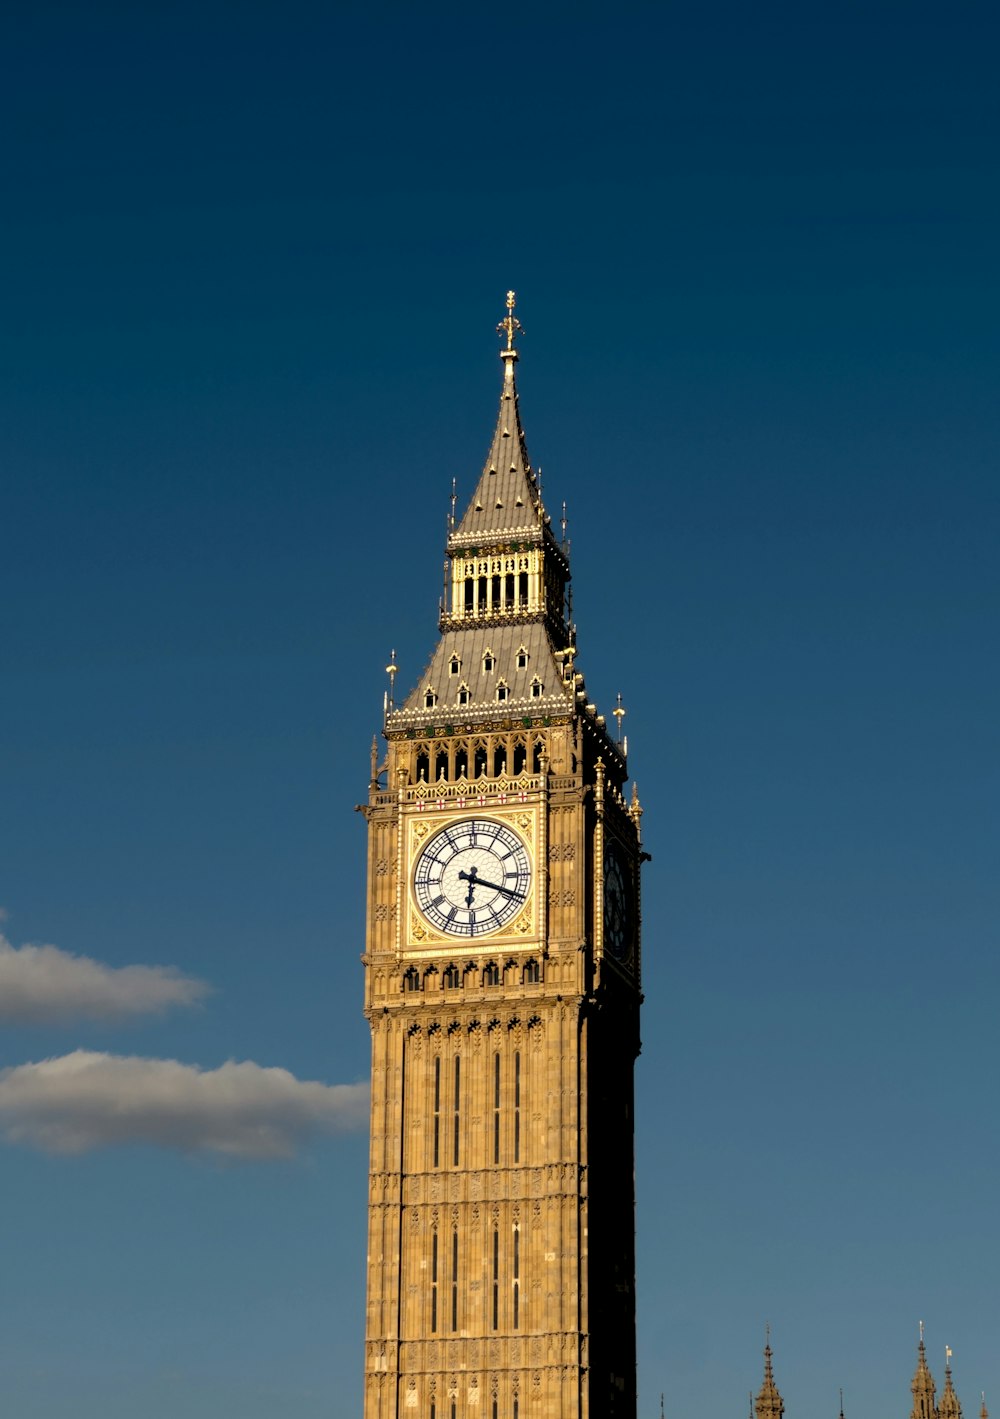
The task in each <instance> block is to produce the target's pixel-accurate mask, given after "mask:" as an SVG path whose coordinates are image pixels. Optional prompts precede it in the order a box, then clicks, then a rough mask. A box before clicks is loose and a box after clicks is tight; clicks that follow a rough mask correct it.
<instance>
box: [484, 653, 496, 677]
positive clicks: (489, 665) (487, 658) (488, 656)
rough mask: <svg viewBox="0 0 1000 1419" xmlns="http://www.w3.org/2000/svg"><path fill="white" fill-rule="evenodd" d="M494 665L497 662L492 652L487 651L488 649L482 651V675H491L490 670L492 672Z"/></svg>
mask: <svg viewBox="0 0 1000 1419" xmlns="http://www.w3.org/2000/svg"><path fill="white" fill-rule="evenodd" d="M496 663H497V661H496V656H495V655H494V654H493V652H492V651H491V650H488V649H487V650H484V651H483V673H484V674H485V675H489V674H491V673H492V670H493V667H494V665H496Z"/></svg>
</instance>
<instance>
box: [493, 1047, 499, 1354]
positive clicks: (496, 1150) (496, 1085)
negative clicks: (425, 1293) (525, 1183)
mask: <svg viewBox="0 0 1000 1419" xmlns="http://www.w3.org/2000/svg"><path fill="white" fill-rule="evenodd" d="M493 1161H494V1163H499V1161H500V1056H499V1055H498V1054H495V1055H494V1056H493ZM493 1235H494V1238H495V1237H496V1233H495V1232H494V1233H493ZM496 1279H497V1278H496V1246H495V1244H494V1258H493V1287H494V1293H493V1311H494V1316H493V1329H494V1330H496V1327H497V1322H496Z"/></svg>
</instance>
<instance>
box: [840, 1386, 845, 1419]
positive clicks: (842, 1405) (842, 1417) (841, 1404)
mask: <svg viewBox="0 0 1000 1419" xmlns="http://www.w3.org/2000/svg"><path fill="white" fill-rule="evenodd" d="M840 1419H844V1390H843V1387H841V1391H840Z"/></svg>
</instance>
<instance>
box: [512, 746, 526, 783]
mask: <svg viewBox="0 0 1000 1419" xmlns="http://www.w3.org/2000/svg"><path fill="white" fill-rule="evenodd" d="M527 762H528V750H527V748H526V747H525V744H524V740H523V739H522V740H520V741H519V742H518V743H516V744H515V745H514V773H515V775H517V774H523V773H524V769H525V765H526V764H527Z"/></svg>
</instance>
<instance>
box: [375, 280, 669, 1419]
mask: <svg viewBox="0 0 1000 1419" xmlns="http://www.w3.org/2000/svg"><path fill="white" fill-rule="evenodd" d="M498 330H499V332H500V333H501V336H502V342H501V343H502V348H501V351H500V359H501V362H502V366H503V387H502V390H501V394H500V413H499V416H498V418H497V424H496V429H495V432H494V434H493V440H492V443H491V445H490V450H489V454H488V457H487V459H486V464H485V467H484V468H483V472H482V475H481V476H480V478H479V481H478V483H477V485H476V489H475V492H474V494H473V496H472V499H471V501H470V502H469V505H468V507H467V508H466V511H465V513H464V515H463V516H462V518H461V519H460V520H456V517H455V515H454V512H453V513H452V517H451V519H450V523H449V531H448V540H447V549H446V552H447V564H446V565H447V568H448V581H447V589H446V593H445V596H444V598H443V600H442V604H441V608H440V618H439V635H438V639H437V643H436V645H435V647H434V649H433V651H432V653H431V656H430V660H429V662H428V664H427V667H426V669H425V670H424V672H423V674H422V675H421V677H420V680H419V681H418V683H417V684H416V686H415V687H414V688H413V689H412V691H411V692H410V694H409V695H408V696H407V698H406V699H405V700H403V701H402V702H401V703H396V702H395V700H394V698H393V696H392V694H391V693H390V696H389V698H388V701H387V707H386V715H385V725H384V735H385V740H386V744H387V748H386V754H385V758H384V760H383V762H382V763H381V764H379V762H378V754H377V750H376V748H375V747H374V746H373V755H372V775H371V784H370V791H369V798H368V803H367V804H366V805H365V808H364V812H365V816H366V818H367V822H368V879H367V880H368V915H367V932H366V949H365V955H364V958H363V959H364V967H365V1013H366V1015H367V1018H368V1021H369V1023H370V1025H371V1032H372V1115H371V1165H370V1176H369V1196H368V1262H367V1265H368V1275H367V1324H366V1339H365V1409H364V1419H635V1413H636V1394H635V1290H634V1287H635V1242H634V1186H633V1118H632V1110H633V1086H632V1075H633V1064H634V1061H635V1058H636V1055H637V1054H638V1052H639V1003H640V1000H641V995H640V964H641V957H640V944H639V863H640V856H641V853H640V839H639V824H640V817H641V812H642V810H641V808H640V806H639V801H638V796H637V794H636V791H635V788H634V786H633V788H632V792H631V795H630V796H629V795H627V794H626V791H625V787H626V779H627V777H628V770H627V767H626V760H625V753H624V747H623V745H622V744H621V743H620V742H619V741H618V736H617V735H615V734H611V733H609V730H608V726H607V724H606V722H605V719H604V716H603V715H601V714H599V713H598V712H597V708H596V706H595V705H594V704H592V703H590V701H589V700H588V696H587V692H586V688H585V685H584V677H583V675H582V673H581V672H580V670H579V669H578V667H577V660H576V630H575V627H574V626H573V624H572V615H571V604H570V595H569V581H570V568H569V559H568V548H567V544H566V542H565V538H563V539H560V538H558V537H557V536H556V535H555V533H554V532H553V529H552V525H551V520H550V518H549V516H548V515H547V513H546V511H545V507H544V505H543V502H542V495H541V484H540V479H539V477H538V476H537V474H536V472H535V471H534V470H533V468H532V466H531V463H530V461H529V458H528V451H527V445H526V443H525V438H524V432H523V430H522V427H521V417H520V411H519V407H518V395H517V388H516V385H515V376H514V371H515V365H516V364H517V360H518V350H517V343H518V337H519V334H520V331H521V327H520V324H519V322H518V320H517V319H516V317H515V315H514V295H513V292H510V293H508V296H507V315H506V317H505V319H504V320H502V321H501V322H500V325H499V326H498ZM389 669H390V683H393V682H394V677H395V656H393V664H392V665H391V666H390V667H389ZM616 713H617V714H618V716H619V721H618V722H619V730H620V722H621V721H620V715H621V710H620V706H619V710H618V711H616Z"/></svg>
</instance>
